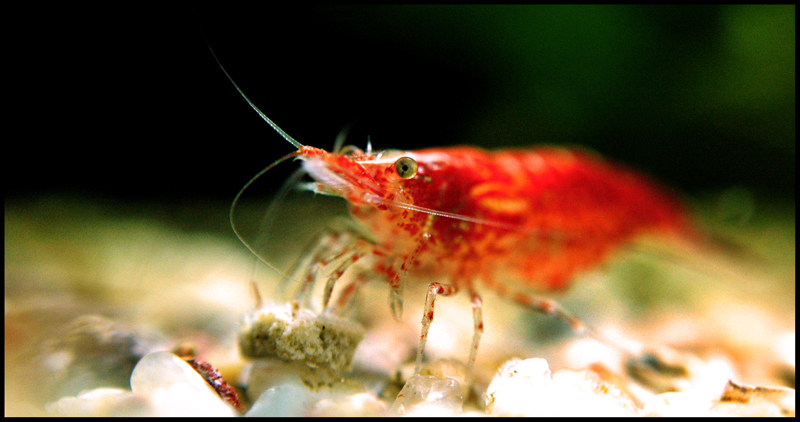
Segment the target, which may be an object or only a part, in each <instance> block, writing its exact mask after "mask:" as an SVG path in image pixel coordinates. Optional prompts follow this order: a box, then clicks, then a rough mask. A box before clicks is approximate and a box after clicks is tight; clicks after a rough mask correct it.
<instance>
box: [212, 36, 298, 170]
mask: <svg viewBox="0 0 800 422" xmlns="http://www.w3.org/2000/svg"><path fill="white" fill-rule="evenodd" d="M206 45H208V49H209V51H211V55H212V56H214V60H216V61H217V64H218V65H219V68H220V69H222V71H223V72H225V76H227V77H228V80H229V81H231V83H232V84H233V86H234V88H236V90H237V91H239V94H241V95H242V98H244V99H245V101H247V104H250V107H252V108H253V110H255V111H256V113H258V115H259V116H261V118H262V119H264V121H265V122H267V124H269V125H270V126H272V128H273V129H275V131H276V132H278V133H279V134H280V135H281V136H282V137H283V139H286V140H287V141H289V143H290V144H292V145H294V147H295V148H297V149H300V148H302V147H303V146H304V145H303V144H301V143H300V142H297V141H296V140H295V139H294V138H292V137H291V136H289V134H288V133H286V132H285V131H284V130H283V129H281V128H280V126H278V125H277V124H275V122H273V121H272V119H270V118H269V117H267V115H266V114H264V113H262V112H261V110H259V109H258V107H256V105H255V104H253V102H252V101H250V99H249V98H247V95H245V94H244V91H242V89H241V88H239V85H236V82H234V80H233V78H232V77H231V75H230V74H229V73H228V71H227V70H225V66H223V65H222V62H220V61H219V58H217V55H216V53H214V49H213V48H211V45H210V44H208V43H206ZM275 164H277V163H275ZM273 165H274V164H273Z"/></svg>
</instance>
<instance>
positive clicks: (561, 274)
mask: <svg viewBox="0 0 800 422" xmlns="http://www.w3.org/2000/svg"><path fill="white" fill-rule="evenodd" d="M299 156H300V158H301V159H302V160H303V161H304V167H305V169H306V171H308V173H309V174H310V175H311V176H312V177H313V178H314V179H315V180H316V188H315V189H316V190H317V191H319V192H324V193H327V194H332V195H337V196H342V197H344V198H345V199H347V200H348V202H349V204H350V212H351V215H352V216H353V217H354V218H355V219H356V220H358V221H359V222H360V223H361V224H363V225H364V226H365V227H367V228H368V229H369V230H370V231H371V232H372V234H373V235H374V236H375V238H376V239H377V244H376V245H375V246H376V248H375V252H376V254H377V255H379V256H381V257H383V258H384V259H383V262H381V260H380V259H379V260H378V265H376V271H377V272H380V273H383V274H384V275H385V276H386V278H387V279H389V280H390V281H391V280H392V279H394V278H397V276H398V275H397V274H396V268H394V266H393V265H392V263H393V262H394V261H397V260H398V259H399V260H401V261H404V268H402V270H403V271H407V272H409V273H411V275H415V276H418V277H419V278H422V279H426V280H436V279H440V278H443V279H446V280H449V283H451V284H452V285H453V287H455V288H456V289H458V288H461V287H468V288H469V289H470V290H472V286H473V283H474V282H476V281H477V280H480V281H481V282H483V283H484V284H486V285H487V286H489V287H491V288H493V289H495V290H497V291H498V293H500V294H502V295H507V296H508V295H510V296H511V297H512V298H517V297H518V296H519V295H526V294H527V293H529V292H531V291H539V292H542V291H554V290H562V289H565V288H566V287H568V286H569V285H570V282H571V280H572V279H573V278H574V276H575V275H576V274H577V273H579V272H581V271H585V270H589V269H591V268H592V267H594V266H596V265H598V264H599V263H601V262H602V261H603V260H604V258H605V257H606V256H607V255H608V254H609V252H611V251H612V250H614V249H615V248H617V247H619V246H620V245H622V244H624V243H625V242H626V241H628V240H631V239H632V238H633V237H635V236H636V235H637V234H640V233H643V232H657V233H659V234H663V235H667V236H668V235H670V234H674V235H677V236H686V235H687V234H689V233H691V231H692V229H691V228H690V225H689V222H688V221H687V219H686V218H685V216H686V213H685V211H684V209H683V208H682V207H681V205H680V203H679V201H677V200H676V199H674V198H672V197H671V196H670V195H668V194H667V193H665V192H664V191H662V190H661V189H660V188H658V187H657V186H656V185H655V184H654V183H652V182H650V181H649V180H648V179H647V178H645V177H643V176H641V175H639V174H635V173H633V172H631V171H629V170H627V169H624V168H622V167H619V166H616V165H614V164H611V163H608V162H606V161H604V160H602V159H601V158H599V157H597V156H595V155H592V154H589V153H586V152H582V151H575V150H565V149H560V148H539V149H528V150H499V151H495V152H488V151H485V150H482V149H478V148H474V147H452V148H436V149H425V150H420V151H414V152H400V151H385V152H382V153H377V154H367V153H364V152H361V151H359V150H351V152H350V153H348V154H347V155H342V154H334V153H328V152H326V151H324V150H320V149H317V148H313V147H305V146H304V147H302V148H301V149H300V151H299ZM402 157H407V158H411V159H412V160H413V161H414V162H415V163H416V172H415V174H414V175H413V176H412V177H409V178H403V177H401V176H399V175H398V173H397V171H398V170H397V163H398V160H399V159H401V158H402Z"/></svg>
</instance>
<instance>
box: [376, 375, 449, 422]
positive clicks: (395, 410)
mask: <svg viewBox="0 0 800 422" xmlns="http://www.w3.org/2000/svg"><path fill="white" fill-rule="evenodd" d="M462 402H463V398H462V396H461V384H460V383H459V382H458V381H456V380H454V379H452V378H439V377H435V376H424V375H414V376H413V377H411V378H409V379H408V381H406V385H405V386H403V389H402V390H400V393H399V394H398V395H397V399H396V400H395V401H394V404H392V407H391V408H390V409H389V412H390V413H392V414H395V415H404V416H411V415H414V416H454V415H457V414H460V413H461V406H462Z"/></svg>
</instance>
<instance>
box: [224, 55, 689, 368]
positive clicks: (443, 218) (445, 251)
mask: <svg viewBox="0 0 800 422" xmlns="http://www.w3.org/2000/svg"><path fill="white" fill-rule="evenodd" d="M223 70H224V69H223ZM226 74H227V72H226ZM234 85H236V84H235V83H234ZM236 88H237V89H239V87H238V86H237V87H236ZM239 92H240V93H242V91H241V90H239ZM242 95H243V96H244V93H242ZM244 97H245V99H247V97H246V96H244ZM247 101H248V103H250V105H251V106H252V107H253V108H254V109H255V110H256V111H257V112H258V113H259V114H260V115H261V116H262V118H263V119H264V120H265V121H266V122H267V123H269V124H270V125H271V126H272V127H273V128H274V129H275V130H276V131H278V132H279V133H280V134H281V135H282V136H283V137H284V138H285V139H286V140H287V141H289V142H290V143H292V145H294V146H295V147H296V148H297V151H295V152H293V153H291V154H289V155H288V156H286V157H284V158H283V159H281V160H279V161H278V162H281V161H283V160H285V159H288V158H297V159H299V160H301V161H302V166H303V170H304V171H305V172H306V173H307V174H308V175H310V177H311V178H312V179H313V181H312V182H309V183H306V184H304V185H303V186H304V187H305V189H307V190H311V191H314V192H316V193H321V194H326V195H334V196H338V197H341V198H344V199H345V200H346V201H347V203H348V207H349V212H350V215H351V216H352V218H353V219H354V220H356V221H357V222H358V223H360V224H361V225H362V226H363V227H365V228H366V229H368V230H369V231H370V233H371V236H369V238H367V237H364V236H359V235H358V234H357V233H356V232H348V231H344V232H333V233H329V234H323V235H321V236H319V237H317V240H316V241H314V242H312V244H311V245H309V247H308V248H307V249H306V251H305V252H304V254H303V256H302V257H301V258H300V259H299V260H298V262H299V263H300V264H298V265H299V266H301V267H304V268H299V272H300V273H301V274H302V277H301V281H307V282H308V283H311V282H312V281H314V280H316V279H317V278H318V277H317V274H319V273H324V274H326V276H325V277H322V278H324V279H326V281H325V284H326V286H325V290H324V291H325V294H324V299H323V301H324V306H326V307H327V306H328V302H329V300H330V296H331V291H332V289H333V286H334V284H335V283H336V281H337V280H338V279H339V278H340V277H341V276H342V274H343V273H344V272H345V271H346V270H347V269H348V268H349V267H350V266H352V265H353V264H354V263H356V262H359V261H360V260H364V259H365V258H367V257H369V259H368V260H366V261H368V262H369V263H370V267H369V270H368V274H367V277H379V278H383V279H385V280H386V281H387V282H388V284H389V303H390V307H391V311H392V314H393V315H394V316H395V318H397V319H399V318H400V317H401V316H402V312H403V288H404V281H405V280H406V279H413V280H431V281H433V280H443V282H439V281H433V282H431V283H430V284H429V286H428V291H427V297H426V303H425V309H424V311H423V317H422V329H421V333H420V339H419V348H418V351H417V370H419V368H420V364H421V360H422V356H423V352H424V348H425V342H426V338H427V333H428V328H429V326H430V324H431V323H432V321H433V316H434V303H435V300H436V298H437V296H439V295H442V296H449V295H452V294H455V293H456V292H458V291H459V290H465V291H466V293H467V294H468V295H469V296H470V299H471V303H472V308H473V322H474V335H473V340H472V346H471V353H470V357H469V361H468V364H467V366H468V368H469V367H471V366H472V365H473V364H474V362H475V358H476V353H477V349H478V344H479V342H480V337H481V334H482V332H483V320H482V316H481V315H482V314H481V298H480V296H479V294H478V289H477V287H478V285H479V283H482V284H483V285H484V286H486V287H488V288H491V289H494V290H495V291H496V292H497V293H498V294H499V295H500V296H503V297H507V298H510V299H511V300H514V301H516V302H518V303H520V304H522V305H524V306H526V307H529V308H531V309H535V310H537V311H540V312H544V313H547V314H550V315H553V316H555V317H558V318H560V319H562V320H564V321H566V322H568V323H569V324H570V325H571V326H572V327H573V328H574V329H575V330H576V331H580V330H582V329H583V328H584V327H583V325H582V323H581V322H580V321H579V320H577V319H576V318H574V317H572V316H570V315H569V314H568V313H567V312H565V311H564V310H562V309H561V308H560V306H559V305H558V304H557V303H556V302H554V301H552V300H549V299H547V298H545V297H542V296H539V294H540V293H542V292H552V291H560V290H564V289H566V288H567V287H569V285H570V283H571V281H572V279H573V278H574V276H575V275H576V274H578V273H581V272H583V271H587V270H590V269H592V268H594V267H596V266H598V265H599V264H601V263H603V262H604V260H605V258H606V257H607V256H609V255H610V254H611V252H613V251H614V250H615V249H617V248H619V247H621V246H623V245H624V244H626V243H628V242H629V241H631V240H633V239H634V238H635V237H637V236H638V235H640V234H643V233H646V232H651V233H656V234H659V235H662V236H664V237H675V238H687V237H693V236H694V235H695V231H694V229H693V228H692V227H691V225H690V224H689V222H688V220H687V218H686V212H685V210H684V209H683V207H682V206H681V204H680V202H679V201H677V200H676V199H675V198H673V197H672V196H671V195H669V194H668V193H667V192H666V191H664V190H662V189H661V188H659V187H658V186H657V185H656V184H655V183H653V182H651V181H650V180H649V179H647V178H646V177H644V176H641V175H639V174H636V173H634V172H632V171H630V170H627V169H625V168H623V167H620V166H617V165H615V164H612V163H609V162H606V161H605V160H603V159H602V158H600V157H598V156H596V155H594V154H592V153H589V152H585V151H582V150H567V149H563V148H535V149H507V150H498V151H493V152H489V151H485V150H482V149H478V148H474V147H450V148H431V149H424V150H419V151H394V150H389V151H379V152H373V151H371V149H370V148H369V147H368V148H367V150H366V151H362V150H360V149H358V148H354V147H345V148H342V149H339V151H337V152H327V151H325V150H322V149H319V148H315V147H311V146H306V145H302V144H300V143H299V142H297V141H296V140H294V139H293V138H292V137H291V136H289V135H288V134H287V133H285V132H284V131H283V130H281V129H280V128H279V127H278V126H277V125H276V124H275V123H274V122H272V120H270V119H269V118H267V117H266V116H265V115H264V114H263V113H261V112H260V111H259V110H258V109H257V108H256V107H255V106H254V105H253V104H252V102H250V100H249V99H247ZM276 164H277V162H276ZM274 165H275V164H273V166H274ZM273 166H270V167H268V168H267V169H265V170H264V171H266V170H268V169H270V168H272V167H273ZM264 171H262V173H259V175H260V174H263V172H264ZM254 179H255V178H254ZM254 179H253V180H254ZM251 182H252V180H251ZM248 185H249V183H248ZM246 187H247V186H245V188H246ZM243 190H244V188H243ZM240 194H241V192H240ZM237 199H238V196H237ZM234 229H235V228H234ZM321 269H322V270H321ZM323 270H324V271H323ZM363 281H364V276H362V277H358V278H356V280H355V281H353V282H352V284H350V285H348V286H346V287H344V288H343V290H342V291H343V293H342V294H341V295H340V299H339V301H340V302H341V301H344V300H346V299H347V297H349V295H351V294H352V292H353V291H355V290H356V289H357V288H358V286H359V285H360V283H363ZM306 290H307V289H306Z"/></svg>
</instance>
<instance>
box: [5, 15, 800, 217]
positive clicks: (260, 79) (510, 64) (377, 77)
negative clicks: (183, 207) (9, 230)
mask: <svg viewBox="0 0 800 422" xmlns="http://www.w3.org/2000/svg"><path fill="white" fill-rule="evenodd" d="M12 15H13V16H17V17H18V18H19V19H20V20H22V21H23V22H25V23H26V24H25V25H23V29H20V30H19V31H18V32H16V35H15V37H14V40H15V42H14V43H12V46H11V50H12V53H11V59H12V60H10V62H12V63H13V69H14V71H16V72H18V76H19V77H20V78H19V79H16V80H14V81H11V82H10V84H12V85H14V84H16V86H17V87H18V88H21V89H23V90H24V91H25V95H24V97H22V98H19V99H18V102H17V104H18V106H19V107H18V108H17V109H16V111H15V114H17V115H21V116H22V119H23V124H24V125H25V126H26V130H25V131H24V133H23V134H22V135H17V137H18V142H17V144H19V145H20V146H21V148H22V154H17V156H18V157H19V158H20V159H22V160H23V162H24V163H26V164H25V165H23V166H22V167H23V168H21V169H20V168H18V169H15V171H14V173H13V174H11V175H10V177H9V180H10V183H8V184H7V196H8V194H11V195H12V196H13V197H18V196H20V195H22V196H25V195H28V194H31V193H41V192H78V193H87V194H89V195H91V196H97V197H102V198H119V199H124V200H133V199H158V200H169V201H175V200H179V201H193V200H197V198H202V197H213V198H217V199H225V200H228V199H231V198H232V197H233V195H234V194H235V193H236V191H237V190H238V189H239V188H240V187H241V186H242V185H243V184H244V182H245V181H246V180H247V179H248V178H249V177H250V176H251V175H253V174H255V173H256V172H257V171H258V170H259V169H260V168H262V167H264V166H266V165H267V164H269V163H270V162H271V161H272V160H274V159H275V158H277V157H279V156H282V155H284V154H286V153H288V152H290V151H291V146H290V145H289V144H288V143H286V142H285V141H283V140H282V139H280V138H279V137H278V136H277V135H276V134H274V133H273V132H272V131H271V129H270V128H269V127H268V126H266V125H265V124H264V123H263V122H261V121H260V119H259V118H258V116H257V115H256V114H255V113H254V112H252V110H250V109H249V108H248V106H247V104H246V103H245V102H244V101H243V100H242V99H241V98H238V94H237V93H236V92H235V91H234V89H233V88H232V86H231V85H230V83H229V82H228V81H227V80H226V79H225V77H224V75H223V74H222V73H221V72H220V71H219V69H218V68H217V66H216V64H215V63H214V61H213V58H212V57H211V55H210V54H209V52H208V49H207V47H206V41H205V39H204V35H203V33H205V37H206V38H207V39H208V42H209V43H210V44H211V46H212V47H213V48H214V49H215V51H216V52H217V54H218V56H219V57H220V59H221V60H222V62H223V64H224V65H225V66H226V68H227V69H228V70H229V72H230V73H231V74H232V75H233V77H234V78H235V79H236V81H237V82H238V83H239V84H240V85H241V86H242V88H243V89H244V90H245V92H247V94H248V95H249V96H250V97H251V98H252V99H253V100H254V101H255V102H256V104H258V106H259V107H261V108H262V110H263V111H264V112H265V113H266V114H267V115H269V116H270V117H272V118H273V119H274V120H275V121H276V122H277V123H278V124H279V125H281V126H282V127H283V128H284V129H285V130H286V131H288V132H289V133H290V134H291V135H292V136H294V137H295V138H296V139H298V140H299V141H301V142H303V143H306V144H310V145H314V146H318V147H325V148H330V147H331V146H332V144H333V139H334V137H335V136H336V134H337V133H338V132H339V130H340V129H341V128H342V127H343V126H344V125H345V124H347V123H348V122H350V121H352V122H354V126H353V130H352V132H351V135H350V138H349V142H351V143H353V144H356V145H360V146H362V147H363V146H364V145H365V143H366V139H367V136H369V137H370V138H371V140H372V143H373V145H375V146H376V147H377V148H388V147H390V148H400V149H413V148H423V147H433V146H446V145H456V144H476V145H479V146H483V147H486V148H495V147H500V146H529V145H536V144H543V143H544V144H577V145H583V146H586V147H589V148H592V149H595V150H597V151H599V152H600V153H602V154H604V155H606V156H608V157H610V158H612V159H614V160H617V161H622V162H625V163H628V164H630V165H631V166H633V167H636V168H639V169H641V170H644V171H646V172H648V173H651V174H653V175H655V176H656V177H658V178H660V179H662V180H663V181H665V182H666V183H667V184H669V185H673V186H676V187H677V188H679V189H681V190H684V191H687V192H689V193H697V192H703V191H709V190H710V191H716V190H720V189H725V188H729V187H731V186H742V187H744V188H753V189H755V190H756V191H758V192H765V193H769V194H774V195H777V196H782V197H784V198H788V199H790V201H792V202H793V199H794V188H795V140H794V139H795V6H794V5H774V6H627V5H626V6H373V5H367V6H363V5H359V6H315V5H304V6H285V5H281V6H266V5H259V6H251V5H247V6H242V5H229V4H218V3H213V4H202V3H198V4H192V5H189V4H181V5H174V4H168V5H158V6H156V5H136V6H133V5H130V4H108V5H104V6H99V7H98V6H83V5H77V6H76V5H49V6H47V7H42V8H40V9H37V10H29V11H18V12H17V13H12ZM18 80H21V81H22V82H21V83H20V82H17V81H18ZM268 178H269V179H270V181H272V180H274V183H276V184H279V183H280V182H282V180H284V179H283V175H282V174H278V173H275V174H274V175H270V176H268Z"/></svg>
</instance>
